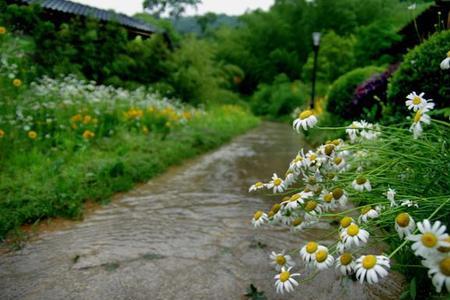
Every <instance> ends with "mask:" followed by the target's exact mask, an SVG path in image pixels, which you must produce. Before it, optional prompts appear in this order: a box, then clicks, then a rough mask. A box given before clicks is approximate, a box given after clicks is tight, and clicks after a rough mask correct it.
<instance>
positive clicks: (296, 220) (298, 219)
mask: <svg viewBox="0 0 450 300" xmlns="http://www.w3.org/2000/svg"><path fill="white" fill-rule="evenodd" d="M302 222H303V220H302V218H297V219H295V220H294V221H292V225H293V226H298V225H300V224H302Z"/></svg>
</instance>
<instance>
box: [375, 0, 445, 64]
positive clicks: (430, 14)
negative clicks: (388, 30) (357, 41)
mask: <svg viewBox="0 0 450 300" xmlns="http://www.w3.org/2000/svg"><path fill="white" fill-rule="evenodd" d="M448 29H450V0H436V1H435V3H434V4H432V5H431V6H430V7H429V8H428V9H426V10H425V11H423V12H422V13H421V14H420V15H418V16H417V17H416V18H415V19H414V20H412V21H411V22H409V23H408V24H407V25H406V26H404V27H403V28H402V29H401V30H400V31H399V32H398V34H399V35H400V36H401V37H402V40H401V41H400V42H397V43H394V44H393V45H392V46H391V47H390V48H389V49H387V50H385V51H383V54H390V55H394V56H396V55H402V54H404V53H406V52H408V49H412V48H414V47H415V46H416V45H419V44H420V43H422V42H423V41H424V40H425V39H427V38H428V37H429V36H430V35H432V34H433V33H435V32H436V31H438V30H448Z"/></svg>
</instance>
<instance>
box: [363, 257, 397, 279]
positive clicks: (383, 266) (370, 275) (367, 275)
mask: <svg viewBox="0 0 450 300" xmlns="http://www.w3.org/2000/svg"><path fill="white" fill-rule="evenodd" d="M390 267H391V266H390V263H389V258H387V257H386V256H383V255H363V256H361V257H360V258H358V259H357V260H356V267H355V269H356V279H358V280H359V281H360V282H361V283H363V282H364V281H367V282H368V283H369V284H372V283H377V282H378V280H379V279H381V278H383V277H386V276H387V275H388V271H387V270H389V269H390Z"/></svg>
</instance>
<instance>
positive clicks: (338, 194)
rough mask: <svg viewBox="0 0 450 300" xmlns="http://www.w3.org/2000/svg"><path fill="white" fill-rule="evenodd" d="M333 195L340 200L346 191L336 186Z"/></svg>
mask: <svg viewBox="0 0 450 300" xmlns="http://www.w3.org/2000/svg"><path fill="white" fill-rule="evenodd" d="M332 193H333V197H334V199H336V200H338V199H339V198H341V197H342V195H344V191H343V190H342V189H341V188H335V189H334V190H333V191H332Z"/></svg>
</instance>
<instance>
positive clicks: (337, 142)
mask: <svg viewBox="0 0 450 300" xmlns="http://www.w3.org/2000/svg"><path fill="white" fill-rule="evenodd" d="M331 143H332V144H333V145H335V146H339V145H340V144H341V141H340V140H337V139H336V140H333V141H332V142H331Z"/></svg>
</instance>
